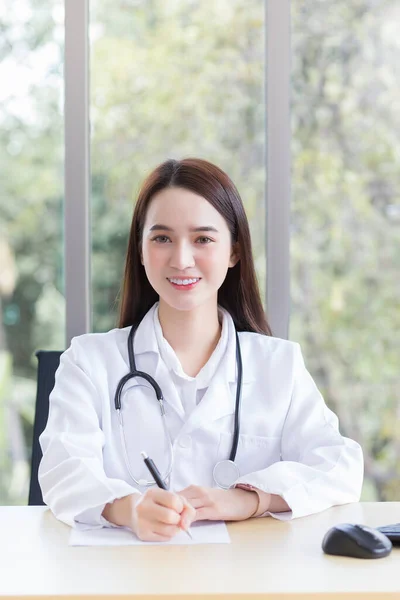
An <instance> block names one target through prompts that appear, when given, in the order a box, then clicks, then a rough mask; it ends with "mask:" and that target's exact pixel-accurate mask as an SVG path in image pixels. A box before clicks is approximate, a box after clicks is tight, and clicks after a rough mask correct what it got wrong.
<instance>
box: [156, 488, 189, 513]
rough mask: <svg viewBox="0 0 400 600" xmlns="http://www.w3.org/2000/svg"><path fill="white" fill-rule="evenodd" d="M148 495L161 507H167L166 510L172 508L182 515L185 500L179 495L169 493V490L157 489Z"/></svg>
mask: <svg viewBox="0 0 400 600" xmlns="http://www.w3.org/2000/svg"><path fill="white" fill-rule="evenodd" d="M147 495H148V496H149V497H151V499H152V500H153V502H155V503H156V504H159V505H160V506H165V507H166V508H170V509H171V510H174V511H176V512H177V513H179V514H181V512H182V510H183V500H182V498H180V497H179V496H178V495H177V494H174V493H172V492H169V491H168V490H163V489H161V488H155V489H152V490H149V491H148V492H147Z"/></svg>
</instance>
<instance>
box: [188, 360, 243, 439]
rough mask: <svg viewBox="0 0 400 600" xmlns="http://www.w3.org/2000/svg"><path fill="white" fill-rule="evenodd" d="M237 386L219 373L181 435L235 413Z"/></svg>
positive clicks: (223, 374) (190, 416)
mask: <svg viewBox="0 0 400 600" xmlns="http://www.w3.org/2000/svg"><path fill="white" fill-rule="evenodd" d="M235 398H236V385H235V383H234V382H233V383H230V382H228V381H227V378H226V376H225V373H221V372H219V373H218V371H217V373H216V374H215V376H214V378H213V380H212V382H211V384H210V385H209V387H208V389H207V391H206V393H205V394H204V396H203V398H202V400H201V402H200V404H199V405H198V406H196V408H195V409H194V410H193V411H192V413H191V414H190V415H189V418H188V420H187V421H186V423H185V425H184V426H183V428H182V431H181V434H184V433H185V434H186V433H190V432H191V431H194V430H195V429H199V428H200V427H204V426H205V425H206V424H207V423H209V422H212V421H216V420H217V419H220V418H221V417H225V416H227V415H231V414H233V413H234V412H235Z"/></svg>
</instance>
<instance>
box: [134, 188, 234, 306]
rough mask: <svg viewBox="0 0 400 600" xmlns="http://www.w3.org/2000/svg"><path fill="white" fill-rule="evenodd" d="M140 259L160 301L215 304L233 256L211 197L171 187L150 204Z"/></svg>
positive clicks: (227, 233)
mask: <svg viewBox="0 0 400 600" xmlns="http://www.w3.org/2000/svg"><path fill="white" fill-rule="evenodd" d="M141 260H142V264H143V265H144V268H145V271H146V275H147V278H148V280H149V282H150V284H151V286H152V287H153V288H154V290H155V291H156V292H157V294H158V295H159V296H160V303H162V302H165V303H166V304H167V305H168V306H170V307H171V308H173V309H176V310H193V309H195V308H197V307H198V306H200V305H204V304H210V306H216V305H217V298H218V289H219V288H220V287H221V285H222V283H223V282H224V279H225V277H226V273H227V270H228V268H229V267H233V266H234V265H235V264H236V262H237V260H238V257H237V256H236V254H235V253H234V252H233V249H232V240H231V234H230V231H229V228H228V225H227V223H226V221H225V219H224V218H223V216H222V215H221V214H220V213H219V212H218V211H217V210H216V209H215V208H214V207H213V206H212V205H211V204H210V202H208V201H207V200H206V199H205V198H203V197H202V196H198V195H197V194H195V193H193V192H191V191H189V190H186V189H183V188H178V187H171V188H166V189H163V190H162V191H161V192H159V193H158V194H156V195H155V196H154V197H153V198H152V200H151V202H150V204H149V207H148V209H147V213H146V219H145V223H144V227H143V235H142V256H141Z"/></svg>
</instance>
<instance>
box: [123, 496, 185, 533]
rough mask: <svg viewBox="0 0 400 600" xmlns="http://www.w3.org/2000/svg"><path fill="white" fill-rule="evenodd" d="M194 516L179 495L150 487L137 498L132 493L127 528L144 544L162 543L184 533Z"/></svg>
mask: <svg viewBox="0 0 400 600" xmlns="http://www.w3.org/2000/svg"><path fill="white" fill-rule="evenodd" d="M195 517H196V510H195V509H194V508H193V506H192V505H191V504H190V503H189V502H188V500H186V499H185V498H183V497H182V496H178V494H174V493H173V492H169V491H167V490H163V489H161V488H151V489H149V490H147V491H146V492H145V493H144V494H143V495H140V496H139V497H137V495H136V494H135V497H134V506H133V510H132V524H131V528H132V530H133V531H134V532H135V534H136V535H137V536H138V538H139V539H141V540H143V541H145V542H156V541H157V542H158V541H162V542H165V541H168V540H170V539H171V538H173V537H174V536H175V535H176V534H177V533H179V531H180V530H181V529H184V530H187V529H188V528H189V527H190V524H191V523H192V521H194V520H195Z"/></svg>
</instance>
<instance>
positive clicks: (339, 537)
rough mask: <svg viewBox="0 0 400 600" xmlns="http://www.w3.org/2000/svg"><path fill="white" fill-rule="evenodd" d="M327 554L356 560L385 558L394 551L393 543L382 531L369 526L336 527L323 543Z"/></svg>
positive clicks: (342, 525)
mask: <svg viewBox="0 0 400 600" xmlns="http://www.w3.org/2000/svg"><path fill="white" fill-rule="evenodd" d="M322 549H323V551H324V552H325V553H326V554H337V555H339V556H353V557H354V558H383V557H384V556H387V555H388V554H389V553H390V551H391V550H392V542H391V541H390V540H389V538H387V537H386V535H384V534H383V533H381V532H380V531H377V530H376V529H373V528H372V527H368V526H367V525H351V524H350V523H342V524H340V525H335V527H332V529H330V530H329V531H327V533H326V534H325V537H324V539H323V541H322Z"/></svg>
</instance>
